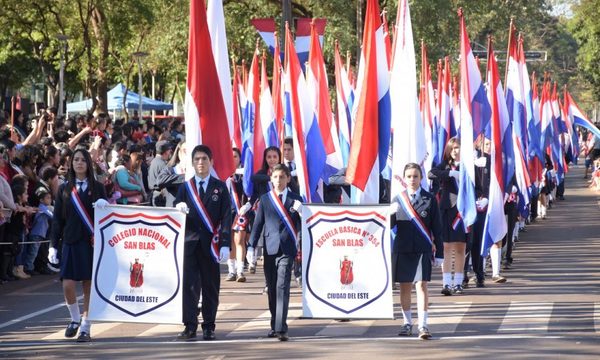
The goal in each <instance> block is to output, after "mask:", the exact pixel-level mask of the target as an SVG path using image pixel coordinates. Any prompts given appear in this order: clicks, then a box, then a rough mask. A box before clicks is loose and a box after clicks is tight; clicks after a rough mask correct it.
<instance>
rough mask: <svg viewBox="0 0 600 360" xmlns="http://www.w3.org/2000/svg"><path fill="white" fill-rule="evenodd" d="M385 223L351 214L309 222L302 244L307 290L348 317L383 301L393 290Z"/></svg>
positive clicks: (315, 217) (328, 215) (375, 216)
mask: <svg viewBox="0 0 600 360" xmlns="http://www.w3.org/2000/svg"><path fill="white" fill-rule="evenodd" d="M386 221H387V220H386V218H385V217H384V216H382V215H380V214H378V213H373V212H371V213H367V214H359V213H353V212H351V211H348V210H345V211H341V212H335V213H329V212H317V213H316V214H314V215H313V216H311V217H310V218H309V219H308V220H307V221H306V231H307V232H308V239H305V240H303V250H304V252H305V254H308V256H307V260H306V262H305V282H306V290H307V291H308V292H309V293H310V294H311V295H312V296H314V297H315V298H316V299H317V300H318V301H320V302H322V303H323V304H326V305H327V306H329V307H331V308H333V309H336V310H338V311H341V312H343V313H345V314H352V313H353V312H355V311H358V310H361V309H363V308H365V307H367V306H369V304H372V303H373V302H375V301H377V300H378V299H380V298H381V297H382V296H384V293H385V292H386V291H387V290H389V286H390V285H391V276H390V264H389V260H388V259H389V254H387V253H386V249H389V247H388V246H384V241H383V239H388V238H389V236H390V234H389V233H388V231H387V230H386ZM386 241H387V240H386ZM386 245H387V244H386ZM387 251H389V250H387Z"/></svg>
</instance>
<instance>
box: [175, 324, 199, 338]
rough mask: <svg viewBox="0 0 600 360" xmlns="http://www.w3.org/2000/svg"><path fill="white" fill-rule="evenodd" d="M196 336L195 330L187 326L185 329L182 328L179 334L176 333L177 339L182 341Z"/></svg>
mask: <svg viewBox="0 0 600 360" xmlns="http://www.w3.org/2000/svg"><path fill="white" fill-rule="evenodd" d="M195 338H196V330H192V328H189V327H187V326H186V327H185V329H183V331H182V332H180V333H179V335H177V340H182V341H186V340H192V339H195Z"/></svg>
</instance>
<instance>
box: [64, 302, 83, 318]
mask: <svg viewBox="0 0 600 360" xmlns="http://www.w3.org/2000/svg"><path fill="white" fill-rule="evenodd" d="M67 309H69V314H71V321H72V322H77V323H78V322H79V321H81V314H80V313H79V304H78V303H77V302H75V303H73V304H67Z"/></svg>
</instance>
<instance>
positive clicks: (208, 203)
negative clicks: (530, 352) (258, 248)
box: [175, 176, 231, 255]
mask: <svg viewBox="0 0 600 360" xmlns="http://www.w3.org/2000/svg"><path fill="white" fill-rule="evenodd" d="M186 183H187V181H186V182H185V183H183V184H181V185H180V186H179V190H178V191H177V196H176V197H175V204H178V203H180V202H185V203H186V204H187V206H188V208H189V209H190V211H189V213H188V214H187V216H186V220H185V243H186V244H187V243H194V242H195V243H198V242H199V243H200V246H201V249H202V252H203V253H204V254H205V255H210V246H211V241H212V238H213V234H212V233H211V232H209V231H208V228H207V227H206V225H204V222H203V220H202V219H201V218H200V214H198V211H197V210H196V206H195V205H194V202H193V200H192V198H191V197H190V195H189V193H188V191H187V189H186ZM195 188H196V184H195V185H194V189H195ZM201 201H202V203H203V204H204V207H205V208H206V211H207V212H208V216H209V217H210V220H211V221H212V224H213V226H215V227H216V228H219V226H220V230H219V249H220V248H221V247H223V246H230V237H231V198H230V197H229V191H228V190H227V185H225V183H224V182H223V181H221V180H219V179H217V178H215V177H213V176H211V177H209V179H208V184H207V185H206V191H205V192H204V196H203V198H202V199H201Z"/></svg>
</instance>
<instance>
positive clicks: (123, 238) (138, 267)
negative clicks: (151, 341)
mask: <svg viewBox="0 0 600 360" xmlns="http://www.w3.org/2000/svg"><path fill="white" fill-rule="evenodd" d="M97 226H99V228H98V229H99V232H100V239H96V245H95V249H94V251H99V255H98V260H97V264H96V266H95V268H94V274H93V281H94V284H93V286H94V289H95V291H96V292H97V294H98V296H99V297H100V298H102V300H104V302H105V304H103V306H112V307H114V308H116V309H118V310H120V311H122V312H123V313H125V314H128V315H130V316H133V317H137V316H140V315H143V314H146V313H149V312H152V311H154V310H156V309H158V308H160V307H163V306H165V305H166V304H168V303H170V302H171V301H173V299H174V298H175V297H176V295H177V293H178V292H179V288H180V286H181V280H182V275H181V274H180V272H179V268H180V266H179V264H178V261H177V248H178V247H179V246H183V229H182V228H181V226H180V224H179V223H177V222H176V221H175V220H173V219H172V218H171V217H169V216H161V217H153V216H149V215H146V214H143V213H139V214H135V215H134V216H123V215H119V214H117V213H111V214H110V215H109V216H106V217H105V218H104V219H102V220H100V221H99V223H98V225H97ZM180 240H181V241H180Z"/></svg>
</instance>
